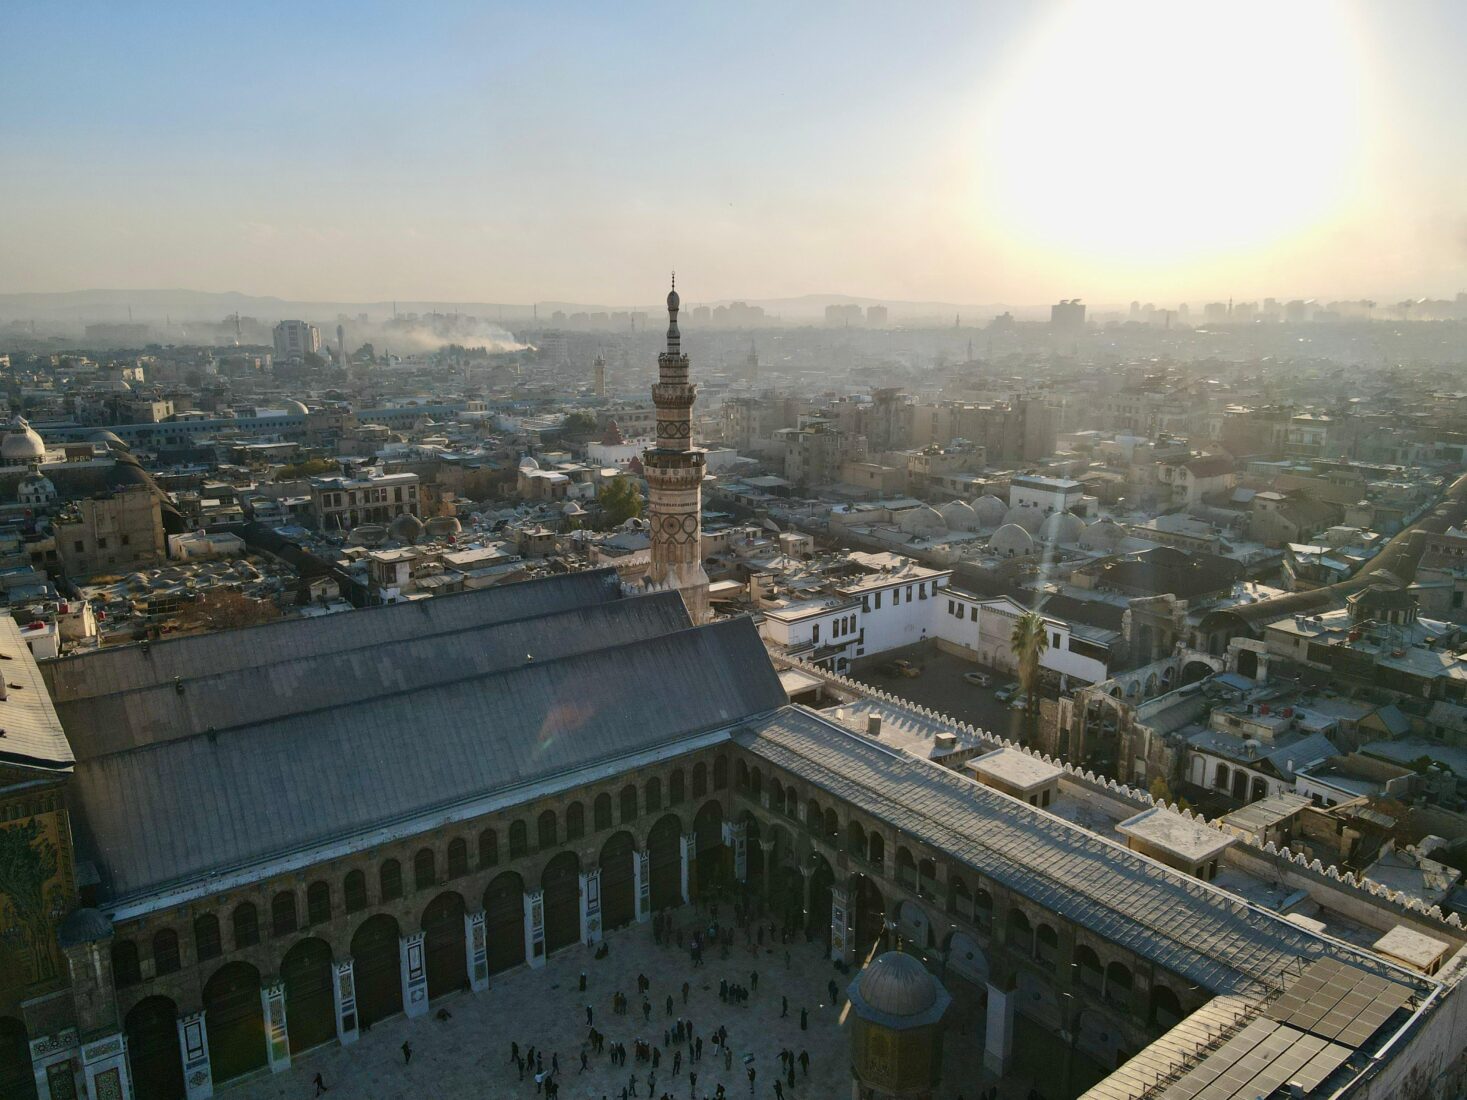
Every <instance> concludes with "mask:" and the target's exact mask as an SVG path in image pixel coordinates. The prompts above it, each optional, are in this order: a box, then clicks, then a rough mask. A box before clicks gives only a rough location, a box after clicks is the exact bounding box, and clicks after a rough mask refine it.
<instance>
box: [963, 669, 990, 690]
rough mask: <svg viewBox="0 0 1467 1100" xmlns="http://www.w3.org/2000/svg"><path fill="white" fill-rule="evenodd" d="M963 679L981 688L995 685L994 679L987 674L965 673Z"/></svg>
mask: <svg viewBox="0 0 1467 1100" xmlns="http://www.w3.org/2000/svg"><path fill="white" fill-rule="evenodd" d="M963 679H964V680H967V681H968V683H970V684H976V685H978V686H979V687H981V688H986V687H988V686H989V685H990V684H992V683H993V677H992V676H990V675H988V673H986V672H965V673H963Z"/></svg>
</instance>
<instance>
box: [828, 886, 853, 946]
mask: <svg viewBox="0 0 1467 1100" xmlns="http://www.w3.org/2000/svg"><path fill="white" fill-rule="evenodd" d="M853 938H854V937H853V936H852V934H851V908H850V898H849V897H848V896H847V894H846V891H845V888H844V887H843V886H832V887H831V888H830V961H831V962H845V963H849V962H851V961H852V960H853V959H854V958H855V957H856V945H855V944H854V943H853V942H852V941H853Z"/></svg>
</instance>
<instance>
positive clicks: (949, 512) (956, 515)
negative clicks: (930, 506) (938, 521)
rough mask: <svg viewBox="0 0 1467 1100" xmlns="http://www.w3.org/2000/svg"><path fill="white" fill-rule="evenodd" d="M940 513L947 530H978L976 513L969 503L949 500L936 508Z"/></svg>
mask: <svg viewBox="0 0 1467 1100" xmlns="http://www.w3.org/2000/svg"><path fill="white" fill-rule="evenodd" d="M938 511H939V512H941V513H942V520H943V523H945V524H946V525H947V529H948V530H949V531H976V530H978V526H979V524H978V513H977V512H975V511H974V510H973V506H972V505H971V504H968V503H966V502H965V501H961V500H950V501H948V502H947V503H946V504H944V505H943V506H942V507H941V508H939V509H938Z"/></svg>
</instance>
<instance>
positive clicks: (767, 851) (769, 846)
mask: <svg viewBox="0 0 1467 1100" xmlns="http://www.w3.org/2000/svg"><path fill="white" fill-rule="evenodd" d="M759 850H760V851H761V852H763V853H764V877H763V878H761V879H760V880H759V882H760V884H761V887H762V889H763V891H764V896H765V897H768V896H769V884H770V883H771V882H773V881H774V841H773V840H760V841H759Z"/></svg>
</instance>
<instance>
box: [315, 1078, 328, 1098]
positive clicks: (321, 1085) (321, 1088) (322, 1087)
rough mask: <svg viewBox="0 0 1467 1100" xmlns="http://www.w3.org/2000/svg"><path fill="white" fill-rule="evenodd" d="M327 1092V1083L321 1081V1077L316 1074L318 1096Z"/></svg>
mask: <svg viewBox="0 0 1467 1100" xmlns="http://www.w3.org/2000/svg"><path fill="white" fill-rule="evenodd" d="M325 1091H326V1082H325V1081H323V1080H321V1075H320V1074H319V1073H318V1074H316V1095H317V1096H320V1095H321V1094H322V1093H323V1092H325Z"/></svg>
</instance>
